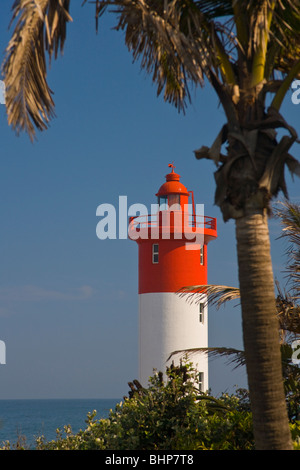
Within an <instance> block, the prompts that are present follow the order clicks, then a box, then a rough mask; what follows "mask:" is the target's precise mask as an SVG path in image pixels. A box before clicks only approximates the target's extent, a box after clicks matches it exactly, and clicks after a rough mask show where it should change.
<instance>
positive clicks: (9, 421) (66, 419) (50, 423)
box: [0, 399, 121, 448]
mask: <svg viewBox="0 0 300 470" xmlns="http://www.w3.org/2000/svg"><path fill="white" fill-rule="evenodd" d="M120 401H121V400H120V399H40V400H31V399H27V400H0V447H1V446H2V442H3V441H10V442H11V443H12V444H13V443H15V442H16V441H17V439H18V436H25V437H26V444H27V446H28V447H30V448H32V447H34V442H35V437H37V436H41V435H44V436H45V438H46V440H47V441H49V440H52V439H55V438H56V429H57V428H60V429H63V427H64V426H65V425H71V427H72V431H73V432H74V433H76V432H78V431H79V430H80V429H85V428H86V423H85V420H86V417H87V414H88V413H89V412H92V411H93V410H96V411H97V416H96V419H100V418H106V417H108V415H109V411H110V409H114V408H115V406H116V404H117V403H119V402H120Z"/></svg>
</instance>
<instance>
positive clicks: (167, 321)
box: [128, 164, 217, 391]
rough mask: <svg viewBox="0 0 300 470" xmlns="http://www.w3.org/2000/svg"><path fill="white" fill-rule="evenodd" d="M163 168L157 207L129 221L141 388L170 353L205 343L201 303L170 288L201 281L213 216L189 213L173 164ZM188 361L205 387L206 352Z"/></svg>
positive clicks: (188, 198) (188, 195) (190, 204)
mask: <svg viewBox="0 0 300 470" xmlns="http://www.w3.org/2000/svg"><path fill="white" fill-rule="evenodd" d="M169 167H171V168H172V170H171V172H170V173H169V174H167V175H166V182H165V183H164V184H162V186H161V187H160V188H159V190H158V192H157V194H156V196H157V198H158V200H157V211H156V212H155V213H154V214H153V213H151V215H145V216H142V215H141V216H137V217H131V218H130V220H129V230H128V234H129V238H130V239H132V240H135V241H136V242H137V244H138V248H139V254H138V256H139V268H138V280H139V287H138V292H139V380H140V383H141V384H142V385H143V386H147V384H148V379H149V377H150V376H152V375H153V370H157V371H161V372H163V373H164V372H165V371H166V367H167V365H169V364H168V363H167V358H168V357H169V355H170V354H171V353H172V352H174V351H177V350H183V349H190V348H201V347H207V346H208V319H207V307H206V304H205V302H203V303H200V304H195V303H188V302H187V301H186V300H185V299H184V298H181V297H180V296H179V295H178V294H176V292H178V290H179V289H181V288H182V287H187V286H193V285H204V284H207V244H208V242H209V241H210V240H213V239H215V238H216V237H217V228H216V219H215V218H212V217H207V216H204V215H199V214H196V213H195V204H194V196H193V192H192V191H188V190H187V188H186V187H185V186H184V185H183V184H182V183H181V182H180V176H179V175H178V174H177V173H175V172H174V166H173V165H172V164H170V165H169ZM190 209H191V210H190ZM190 360H191V361H192V362H193V364H194V367H195V368H196V370H197V371H198V373H199V384H200V387H201V389H202V390H203V391H205V390H208V358H207V355H206V354H201V353H199V354H197V355H195V354H193V355H192V356H191V358H190ZM171 361H172V362H174V363H176V360H175V359H172V360H171Z"/></svg>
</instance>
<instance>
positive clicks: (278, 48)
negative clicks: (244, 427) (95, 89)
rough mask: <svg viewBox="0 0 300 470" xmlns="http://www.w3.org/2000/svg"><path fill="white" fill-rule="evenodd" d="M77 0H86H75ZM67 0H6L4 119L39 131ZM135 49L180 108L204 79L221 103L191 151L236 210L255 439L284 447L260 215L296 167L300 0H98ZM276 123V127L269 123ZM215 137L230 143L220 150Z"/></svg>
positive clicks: (222, 202) (287, 440)
mask: <svg viewBox="0 0 300 470" xmlns="http://www.w3.org/2000/svg"><path fill="white" fill-rule="evenodd" d="M84 3H85V2H84ZM69 5H70V0H35V1H34V2H29V1H28V0H15V2H14V5H13V19H17V22H16V27H15V30H14V32H13V35H12V38H11V41H10V43H9V45H8V47H7V54H6V58H5V61H4V64H3V73H4V80H5V85H6V106H7V114H8V120H9V123H10V124H11V125H12V126H13V128H15V129H16V131H20V130H26V131H27V132H28V133H29V135H30V136H31V137H33V136H34V134H35V128H37V129H40V130H43V129H46V128H47V126H48V122H49V120H50V119H51V118H52V116H53V108H54V103H53V100H52V94H51V91H50V88H49V86H48V83H47V80H46V60H45V52H47V53H48V54H49V57H51V56H52V55H53V54H54V55H56V54H57V52H58V50H59V49H60V48H61V49H63V46H64V42H65V38H66V25H67V23H68V21H70V19H71V18H70V14H69ZM109 6H110V7H112V8H113V10H112V13H113V14H117V18H118V19H117V24H116V29H117V30H120V31H125V36H124V38H125V43H126V45H127V47H128V48H129V50H130V51H131V52H132V54H133V57H134V59H135V60H136V59H141V67H142V68H143V69H145V70H146V72H147V73H149V74H150V75H152V80H153V82H154V84H155V85H156V86H157V92H158V94H160V93H161V92H162V91H163V92H164V97H165V100H166V101H168V102H170V103H172V104H174V105H175V106H176V107H177V108H178V109H179V110H183V109H184V108H185V106H186V104H187V102H188V101H189V100H190V98H191V95H190V92H189V89H190V87H191V86H193V85H194V86H198V85H200V86H203V85H204V83H205V82H206V81H208V82H209V83H210V84H211V86H212V88H213V89H214V90H215V92H216V95H217V96H218V98H219V100H220V104H221V106H222V108H223V110H224V115H225V120H226V122H225V124H224V126H223V127H222V129H221V130H220V132H219V133H217V135H216V139H215V141H214V143H213V144H212V145H211V146H210V147H207V146H202V147H201V148H200V149H198V150H197V151H196V152H195V156H196V157H197V158H198V159H202V158H208V159H210V160H212V161H213V162H214V163H215V164H216V166H217V170H216V172H215V181H216V192H215V202H216V204H217V205H218V206H219V207H220V209H221V211H222V214H223V218H224V220H225V221H227V220H229V219H234V220H235V225H236V240H237V254H238V267H239V289H240V298H241V307H242V324H243V340H244V347H245V359H246V366H247V375H248V383H249V391H250V396H251V404H252V412H253V428H254V435H255V443H256V448H257V449H265V450H267V449H273V450H279V449H285V450H288V449H291V448H292V443H291V437H290V429H289V425H288V416H287V411H286V404H285V395H284V388H283V380H282V371H281V353H280V348H279V344H278V320H277V318H276V316H275V315H274V313H275V312H276V301H275V291H274V282H273V272H272V263H271V256H270V242H269V232H268V214H269V210H270V202H271V200H272V199H273V198H274V197H275V196H276V195H277V194H278V192H279V191H283V193H284V194H285V195H287V189H286V183H285V177H284V169H285V168H288V170H289V171H290V172H292V173H294V174H297V175H299V174H300V164H299V162H298V161H297V160H296V159H295V158H294V157H293V156H292V155H291V153H290V150H291V148H292V146H293V144H294V143H295V142H296V141H297V134H296V132H295V129H293V128H292V126H290V125H289V124H288V123H287V122H286V120H285V119H284V117H283V116H282V115H281V113H280V108H281V104H282V102H283V99H284V97H285V96H286V93H287V91H288V89H289V87H290V85H291V83H292V81H293V80H294V79H295V78H296V77H298V76H299V72H300V39H299V30H300V1H299V0H255V1H254V0H250V1H249V0H232V1H230V0H224V1H220V0H197V1H196V0H155V1H153V0H149V1H145V0H97V1H96V2H95V7H96V18H97V21H98V18H99V17H100V16H101V15H102V14H103V13H104V11H105V9H106V8H107V7H109ZM277 129H280V130H283V135H282V136H281V137H278V135H277V132H276V130H277ZM224 145H227V147H226V148H225V151H223V148H224Z"/></svg>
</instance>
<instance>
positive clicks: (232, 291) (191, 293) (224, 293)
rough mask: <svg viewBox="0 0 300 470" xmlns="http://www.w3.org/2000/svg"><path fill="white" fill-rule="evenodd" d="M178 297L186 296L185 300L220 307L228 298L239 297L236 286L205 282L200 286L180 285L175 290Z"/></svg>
mask: <svg viewBox="0 0 300 470" xmlns="http://www.w3.org/2000/svg"><path fill="white" fill-rule="evenodd" d="M176 293H177V294H178V295H179V296H180V297H186V298H187V301H188V302H190V303H192V302H194V303H200V302H204V303H206V304H208V303H209V304H211V305H215V306H216V307H217V308H220V307H221V305H222V304H224V303H225V302H228V301H229V300H235V299H238V298H239V297H240V290H239V288H238V287H229V286H218V285H213V284H205V285H200V286H188V287H182V288H181V289H179V290H178V291H177V292H176Z"/></svg>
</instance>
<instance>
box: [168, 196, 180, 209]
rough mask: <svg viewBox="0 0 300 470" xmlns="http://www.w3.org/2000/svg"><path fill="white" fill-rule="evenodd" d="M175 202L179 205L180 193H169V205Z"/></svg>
mask: <svg viewBox="0 0 300 470" xmlns="http://www.w3.org/2000/svg"><path fill="white" fill-rule="evenodd" d="M175 204H178V205H180V194H170V195H169V206H170V207H172V206H174V205H175ZM177 209H178V208H177ZM179 209H180V208H179Z"/></svg>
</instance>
